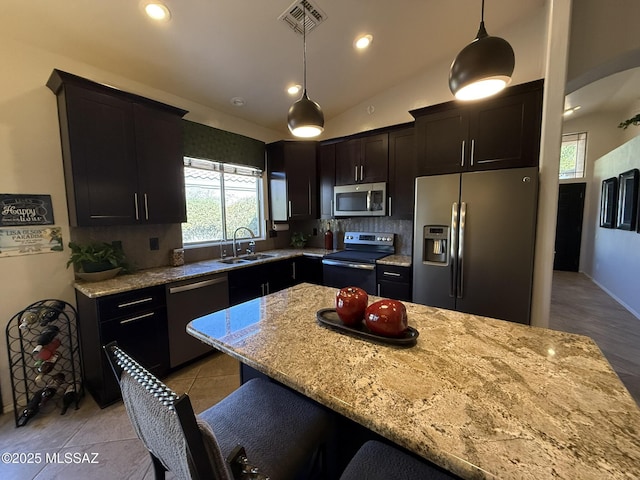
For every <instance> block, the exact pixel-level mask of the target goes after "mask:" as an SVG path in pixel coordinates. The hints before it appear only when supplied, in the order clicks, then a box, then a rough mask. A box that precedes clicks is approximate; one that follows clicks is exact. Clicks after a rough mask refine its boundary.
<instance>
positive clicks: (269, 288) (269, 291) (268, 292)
mask: <svg viewBox="0 0 640 480" xmlns="http://www.w3.org/2000/svg"><path fill="white" fill-rule="evenodd" d="M265 285H266V286H267V295H269V294H270V293H271V287H270V286H269V282H267V283H266V284H265Z"/></svg>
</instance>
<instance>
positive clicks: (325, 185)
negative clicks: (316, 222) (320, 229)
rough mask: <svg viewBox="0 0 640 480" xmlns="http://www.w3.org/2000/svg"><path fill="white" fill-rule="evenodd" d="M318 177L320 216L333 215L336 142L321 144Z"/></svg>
mask: <svg viewBox="0 0 640 480" xmlns="http://www.w3.org/2000/svg"><path fill="white" fill-rule="evenodd" d="M318 179H319V182H318V183H319V185H320V218H331V217H333V186H334V185H335V184H336V144H335V143H332V144H328V145H320V147H319V149H318Z"/></svg>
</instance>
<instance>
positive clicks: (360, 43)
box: [353, 34, 373, 50]
mask: <svg viewBox="0 0 640 480" xmlns="http://www.w3.org/2000/svg"><path fill="white" fill-rule="evenodd" d="M371 42H373V35H369V34H367V35H360V36H359V37H358V38H356V40H355V41H354V42H353V44H354V45H355V47H356V48H357V49H359V50H363V49H365V48H367V47H368V46H369V45H371Z"/></svg>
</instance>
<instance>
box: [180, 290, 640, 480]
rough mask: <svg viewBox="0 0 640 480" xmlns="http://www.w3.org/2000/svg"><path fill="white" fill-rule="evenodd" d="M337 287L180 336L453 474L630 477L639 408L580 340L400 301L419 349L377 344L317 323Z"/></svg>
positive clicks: (225, 317) (234, 310) (638, 451)
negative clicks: (193, 339) (416, 335)
mask: <svg viewBox="0 0 640 480" xmlns="http://www.w3.org/2000/svg"><path fill="white" fill-rule="evenodd" d="M336 291H337V289H333V288H329V287H321V286H316V285H311V284H300V285H297V286H295V287H292V288H290V289H286V290H283V291H281V292H277V293H274V294H271V295H267V296H266V297H261V298H258V299H255V300H251V301H249V302H246V303H244V304H240V305H237V306H235V307H231V308H229V309H226V310H222V311H220V312H216V313H212V314H209V315H207V316H204V317H201V318H199V319H196V320H194V321H193V322H191V323H190V324H189V325H188V327H187V331H188V332H189V333H190V334H192V335H194V336H196V337H197V338H199V339H200V340H202V341H203V342H205V343H207V344H209V345H212V346H213V347H215V348H217V349H219V350H222V351H224V352H226V353H228V354H230V355H231V356H233V357H235V358H237V359H238V360H240V361H241V362H244V363H246V364H247V365H249V366H251V367H253V368H256V369H257V370H259V371H262V372H263V373H265V374H267V375H269V376H271V377H272V378H275V379H276V380H278V381H280V382H282V383H284V384H286V385H288V386H290V387H292V388H294V389H296V390H298V391H300V392H302V393H303V394H305V395H307V396H308V397H310V398H313V399H315V400H317V401H319V402H320V403H322V404H325V405H327V406H329V407H330V408H332V409H333V410H335V411H337V412H339V413H341V414H343V415H345V416H347V417H349V418H351V419H352V420H355V421H357V422H359V423H360V424H362V425H364V426H366V427H368V428H370V429H372V430H374V431H376V432H378V433H380V434H381V435H383V436H384V437H386V438H388V439H389V440H391V441H393V442H395V443H397V444H399V445H402V446H404V447H406V448H408V449H409V450H412V451H414V452H416V453H418V454H419V455H421V456H423V457H424V458H426V459H429V460H431V461H432V462H434V463H436V464H438V465H440V466H442V467H444V468H446V469H447V470H450V471H452V472H454V473H456V474H457V475H460V476H461V477H463V478H469V479H483V478H500V479H531V480H542V479H548V478H555V479H567V480H578V479H580V480H588V479H594V480H596V479H597V480H601V479H604V478H607V479H613V478H619V479H631V478H634V479H635V478H640V410H639V409H638V407H637V405H636V403H635V402H634V400H633V399H632V397H631V396H630V394H629V392H628V391H627V390H626V389H625V387H624V386H623V384H622V383H621V382H620V380H619V378H618V377H617V375H616V374H615V372H614V371H613V370H612V368H611V366H610V365H609V363H608V362H607V361H606V359H605V358H604V357H603V355H602V353H601V351H600V350H599V349H598V347H597V346H596V344H595V343H594V342H593V341H592V340H591V339H589V338H588V337H584V336H580V335H574V334H569V333H564V332H558V331H553V330H548V329H541V328H536V327H529V326H525V325H520V324H517V323H511V322H505V321H501V320H494V319H489V318H486V317H478V316H474V315H469V314H464V313H460V312H454V311H449V310H443V309H437V308H433V307H427V306H423V305H417V304H412V303H405V305H406V306H407V311H408V317H409V325H410V326H412V327H414V328H416V329H417V330H418V331H419V332H420V335H419V338H418V341H417V344H416V345H415V346H413V347H411V348H398V347H392V346H388V345H379V344H374V343H370V342H367V341H364V340H360V339H358V338H354V337H352V336H348V335H345V334H342V333H338V332H336V331H334V330H331V329H328V328H325V327H322V326H320V325H319V324H318V323H317V321H316V311H317V310H318V309H320V308H324V307H333V306H334V304H335V293H336ZM376 299H377V297H370V302H371V301H374V300H376Z"/></svg>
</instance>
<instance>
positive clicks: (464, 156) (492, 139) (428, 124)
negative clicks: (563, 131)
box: [411, 80, 543, 176]
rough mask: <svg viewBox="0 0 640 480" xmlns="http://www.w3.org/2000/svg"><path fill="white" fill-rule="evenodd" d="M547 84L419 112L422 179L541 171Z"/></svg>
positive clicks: (528, 85) (416, 112)
mask: <svg viewBox="0 0 640 480" xmlns="http://www.w3.org/2000/svg"><path fill="white" fill-rule="evenodd" d="M542 87H543V81H542V80H537V81H534V82H529V83H526V84H522V85H517V86H514V87H510V88H507V89H505V90H504V91H503V92H501V93H500V94H498V95H497V96H496V97H494V98H490V99H486V100H480V101H476V102H473V103H469V104H462V103H460V102H448V103H444V104H440V105H435V106H432V107H426V108H422V109H419V110H414V111H412V112H411V114H412V115H413V116H414V118H415V119H416V123H415V125H416V149H417V157H416V158H417V171H416V174H417V176H422V175H434V174H440V173H455V172H463V171H474V170H492V169H499V168H516V167H527V166H537V165H538V157H539V153H540V131H541V121H542Z"/></svg>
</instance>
